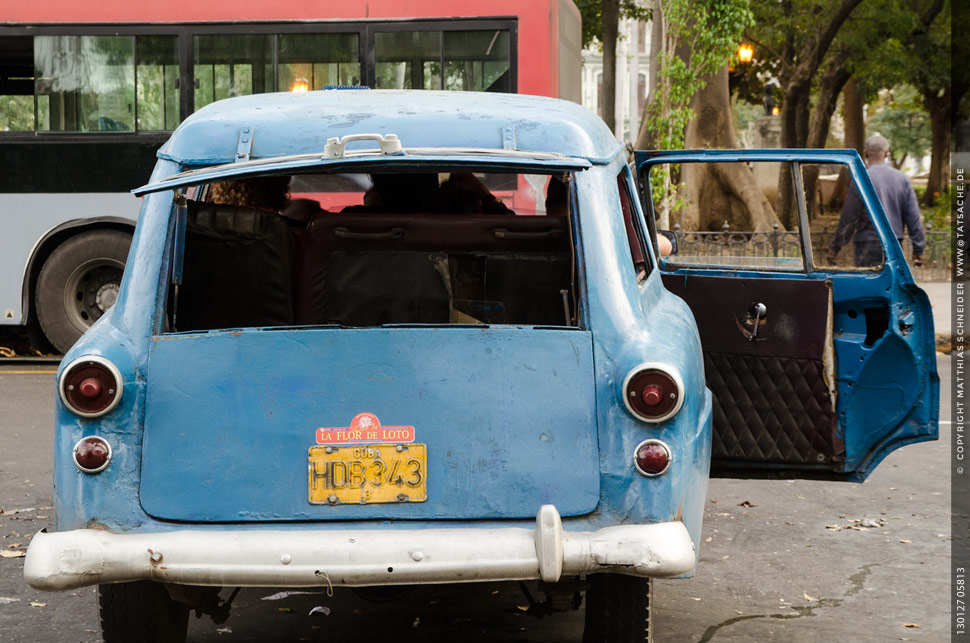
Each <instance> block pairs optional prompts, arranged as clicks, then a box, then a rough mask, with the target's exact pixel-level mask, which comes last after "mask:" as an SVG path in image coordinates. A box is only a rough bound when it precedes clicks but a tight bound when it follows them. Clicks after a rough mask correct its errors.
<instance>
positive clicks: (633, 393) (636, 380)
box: [623, 363, 684, 422]
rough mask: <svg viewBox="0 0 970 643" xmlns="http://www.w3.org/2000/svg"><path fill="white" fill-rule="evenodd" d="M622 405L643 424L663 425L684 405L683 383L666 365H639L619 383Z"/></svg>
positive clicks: (675, 372)
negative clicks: (658, 423)
mask: <svg viewBox="0 0 970 643" xmlns="http://www.w3.org/2000/svg"><path fill="white" fill-rule="evenodd" d="M623 403H624V404H625V405H626V408H627V410H629V411H630V413H632V414H633V415H634V416H635V417H637V418H639V419H641V420H643V421H644V422H663V421H664V420H667V419H670V418H672V417H673V416H674V415H676V414H677V411H679V410H680V407H681V405H682V404H683V403H684V384H683V381H682V380H681V379H680V375H678V374H677V371H675V370H673V369H671V368H670V367H669V366H665V365H659V364H651V363H647V364H641V365H640V366H637V367H636V368H634V369H633V370H632V371H630V372H629V373H628V374H627V376H626V379H625V380H624V381H623Z"/></svg>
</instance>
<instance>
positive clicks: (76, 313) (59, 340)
mask: <svg viewBox="0 0 970 643" xmlns="http://www.w3.org/2000/svg"><path fill="white" fill-rule="evenodd" d="M130 245H131V235H130V234H128V233H127V232H122V231H121V230H91V231H89V232H82V233H80V234H77V235H75V236H73V237H70V238H69V239H67V240H66V241H64V242H63V243H61V244H60V245H59V246H57V247H56V248H54V251H53V252H52V253H51V254H50V256H49V257H48V258H47V260H46V261H45V262H44V265H43V267H42V268H41V270H40V274H39V275H38V277H37V287H36V289H35V291H34V301H35V302H36V307H37V320H38V321H39V322H40V327H41V330H43V331H44V334H45V335H46V336H47V339H49V340H50V342H51V344H53V345H54V347H55V348H56V349H57V350H59V351H61V352H62V353H63V352H67V350H68V349H69V348H70V347H71V346H73V345H74V342H76V341H77V340H78V338H79V337H80V336H81V335H82V334H83V333H84V331H86V330H87V329H88V328H90V326H91V324H93V323H94V322H96V321H97V320H98V319H99V318H100V317H101V315H103V314H104V312H105V311H106V310H107V309H108V308H110V307H111V306H112V305H113V304H114V302H115V299H116V298H117V296H118V287H119V286H120V285H121V275H122V273H123V272H124V268H125V260H127V258H128V247H129V246H130Z"/></svg>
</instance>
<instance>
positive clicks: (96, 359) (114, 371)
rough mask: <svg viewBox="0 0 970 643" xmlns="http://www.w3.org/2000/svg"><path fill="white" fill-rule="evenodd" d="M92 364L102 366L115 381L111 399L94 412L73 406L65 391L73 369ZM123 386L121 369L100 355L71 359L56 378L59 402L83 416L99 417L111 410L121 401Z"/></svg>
mask: <svg viewBox="0 0 970 643" xmlns="http://www.w3.org/2000/svg"><path fill="white" fill-rule="evenodd" d="M92 364H93V365H97V366H101V367H102V368H104V369H105V370H107V371H108V373H110V375H111V377H112V378H113V379H114V382H115V386H114V388H113V389H112V390H113V391H114V393H113V394H111V395H112V399H111V401H110V402H109V403H108V405H107V406H105V407H104V408H103V409H99V410H97V411H94V412H92V411H85V410H83V409H80V408H78V407H77V406H75V405H74V404H73V403H72V402H71V400H70V396H69V395H68V391H67V386H69V385H68V384H67V381H68V379H69V378H70V376H71V375H72V374H73V372H74V371H75V369H77V368H79V367H82V366H87V365H92ZM124 388H125V387H124V381H123V380H122V379H121V371H119V370H118V367H117V366H115V365H114V364H113V363H112V362H111V360H108V359H106V358H104V357H101V356H100V355H85V356H83V357H78V358H77V359H75V360H73V361H71V363H70V364H68V365H67V366H66V367H65V368H64V370H63V371H61V375H60V377H59V378H58V380H57V392H58V395H59V396H60V398H61V402H63V403H64V406H65V407H67V409H68V410H69V411H70V412H71V413H73V414H75V415H78V416H80V417H83V418H96V417H101V416H103V415H106V414H108V413H110V412H111V411H113V410H114V409H115V407H117V406H118V404H119V403H120V402H121V397H122V394H123V393H124Z"/></svg>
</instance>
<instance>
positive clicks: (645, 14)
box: [573, 0, 652, 48]
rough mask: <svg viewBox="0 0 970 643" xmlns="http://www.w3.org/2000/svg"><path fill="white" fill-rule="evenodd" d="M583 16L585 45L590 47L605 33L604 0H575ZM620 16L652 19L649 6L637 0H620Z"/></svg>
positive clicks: (641, 19) (643, 20) (645, 20)
mask: <svg viewBox="0 0 970 643" xmlns="http://www.w3.org/2000/svg"><path fill="white" fill-rule="evenodd" d="M573 2H575V3H576V7H577V8H578V9H579V13H580V15H581V16H582V18H583V47H584V48H585V47H589V46H590V45H592V44H593V43H594V42H597V41H599V40H600V37H601V36H600V34H602V33H603V0H573ZM619 6H620V18H621V19H622V18H632V19H634V20H638V21H640V22H647V21H648V20H650V17H651V15H652V12H651V10H650V8H649V7H644V6H641V5H640V4H638V3H637V1H636V0H620V2H619Z"/></svg>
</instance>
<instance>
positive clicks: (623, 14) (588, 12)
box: [574, 0, 651, 131]
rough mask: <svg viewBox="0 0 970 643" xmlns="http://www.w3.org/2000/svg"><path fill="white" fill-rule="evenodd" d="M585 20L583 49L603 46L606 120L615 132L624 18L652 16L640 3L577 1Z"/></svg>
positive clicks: (616, 0) (631, 0)
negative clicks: (618, 57) (619, 45)
mask: <svg viewBox="0 0 970 643" xmlns="http://www.w3.org/2000/svg"><path fill="white" fill-rule="evenodd" d="M574 2H575V3H576V7H577V8H578V9H579V13H580V15H581V17H582V20H583V47H588V46H590V45H592V44H593V42H595V41H596V40H599V41H600V43H601V44H602V46H603V105H602V106H601V107H602V110H603V120H604V121H605V122H606V124H607V125H608V126H609V128H610V130H612V131H616V42H617V39H618V35H619V30H620V19H621V18H632V19H634V20H639V21H643V22H646V21H647V20H650V16H651V12H650V9H649V8H645V7H642V6H640V5H639V4H637V0H574Z"/></svg>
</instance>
